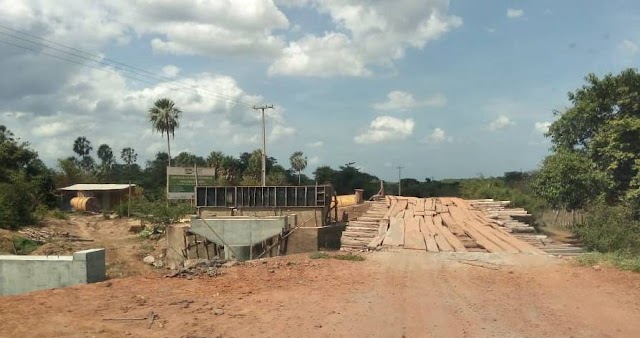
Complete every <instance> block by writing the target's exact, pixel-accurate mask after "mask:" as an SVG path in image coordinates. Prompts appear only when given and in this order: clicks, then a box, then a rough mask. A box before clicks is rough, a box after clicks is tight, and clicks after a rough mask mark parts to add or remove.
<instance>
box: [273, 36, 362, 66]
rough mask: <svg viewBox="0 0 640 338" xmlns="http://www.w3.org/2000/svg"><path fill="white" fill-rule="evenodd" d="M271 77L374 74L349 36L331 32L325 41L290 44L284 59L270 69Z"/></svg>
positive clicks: (311, 38) (310, 39) (308, 38)
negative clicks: (352, 44)
mask: <svg viewBox="0 0 640 338" xmlns="http://www.w3.org/2000/svg"><path fill="white" fill-rule="evenodd" d="M269 75H305V76H315V77H331V76H336V75H344V76H368V75H371V71H369V70H368V69H367V68H366V66H365V64H364V62H363V61H362V60H361V59H360V57H359V56H358V55H357V54H356V53H355V51H354V50H353V47H352V46H351V41H350V40H349V38H348V37H347V36H346V35H344V34H342V33H335V32H331V33H327V34H325V36H323V37H316V36H312V35H307V36H306V37H304V38H302V39H301V40H299V41H294V42H291V43H289V46H287V47H286V48H285V49H284V50H283V52H282V56H281V57H280V58H279V59H277V60H276V61H275V62H274V63H273V64H272V65H271V66H270V67H269Z"/></svg>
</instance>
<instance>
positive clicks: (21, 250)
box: [12, 236, 38, 255]
mask: <svg viewBox="0 0 640 338" xmlns="http://www.w3.org/2000/svg"><path fill="white" fill-rule="evenodd" d="M12 240H13V247H14V248H15V251H16V255H28V254H30V253H31V252H32V251H34V250H35V249H37V248H38V243H37V242H35V241H32V240H30V239H28V238H24V237H20V236H14V237H13V239H12Z"/></svg>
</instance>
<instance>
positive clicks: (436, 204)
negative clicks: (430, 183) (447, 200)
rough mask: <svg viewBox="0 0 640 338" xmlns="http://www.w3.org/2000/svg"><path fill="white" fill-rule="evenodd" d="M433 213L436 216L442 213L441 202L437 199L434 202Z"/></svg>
mask: <svg viewBox="0 0 640 338" xmlns="http://www.w3.org/2000/svg"><path fill="white" fill-rule="evenodd" d="M435 211H436V213H437V214H441V213H442V201H441V200H440V199H439V198H438V199H436V201H435Z"/></svg>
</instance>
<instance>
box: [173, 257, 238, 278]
mask: <svg viewBox="0 0 640 338" xmlns="http://www.w3.org/2000/svg"><path fill="white" fill-rule="evenodd" d="M230 262H235V263H230ZM235 264H238V262H236V261H234V260H231V261H227V260H223V259H218V258H214V259H212V260H207V259H187V260H186V261H184V263H183V267H181V268H179V269H176V270H172V271H171V272H169V273H168V274H167V275H165V277H170V278H174V277H182V278H187V279H192V278H193V277H197V276H208V277H216V276H220V275H221V274H222V272H221V271H220V268H228V267H231V266H234V265H235Z"/></svg>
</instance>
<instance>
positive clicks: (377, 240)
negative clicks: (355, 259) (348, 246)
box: [369, 220, 389, 250]
mask: <svg viewBox="0 0 640 338" xmlns="http://www.w3.org/2000/svg"><path fill="white" fill-rule="evenodd" d="M388 229H389V220H382V221H380V226H379V227H378V234H377V235H376V237H374V238H373V239H372V240H371V242H369V249H371V250H374V249H375V248H377V247H379V246H380V245H382V240H384V236H385V235H386V234H387V230H388Z"/></svg>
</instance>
